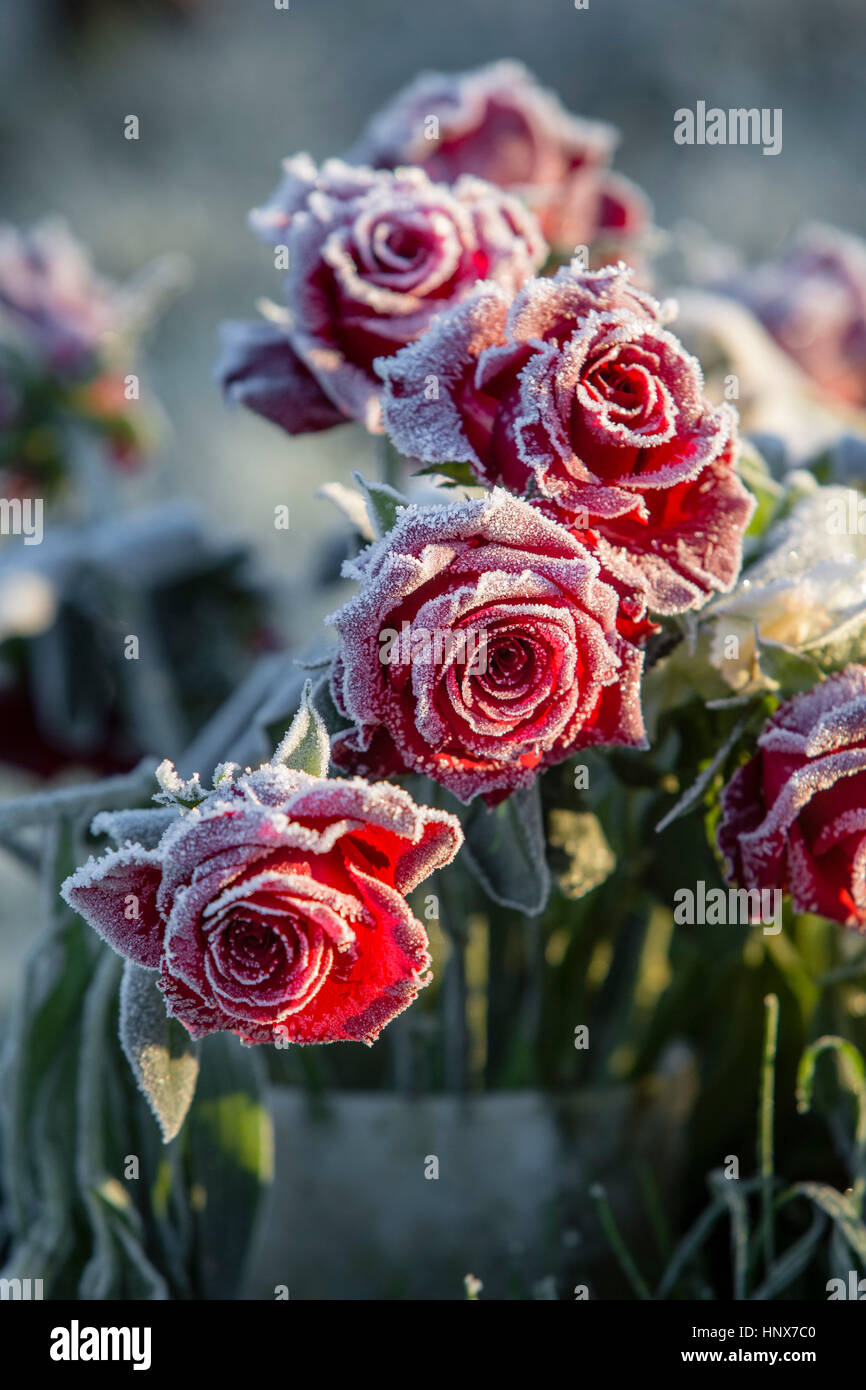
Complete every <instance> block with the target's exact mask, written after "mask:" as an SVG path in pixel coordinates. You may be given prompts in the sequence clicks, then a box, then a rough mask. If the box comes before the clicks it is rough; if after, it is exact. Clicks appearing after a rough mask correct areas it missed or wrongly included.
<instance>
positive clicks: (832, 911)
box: [718, 666, 866, 930]
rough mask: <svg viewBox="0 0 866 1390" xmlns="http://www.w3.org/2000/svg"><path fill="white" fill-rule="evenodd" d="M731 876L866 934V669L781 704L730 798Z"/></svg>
mask: <svg viewBox="0 0 866 1390" xmlns="http://www.w3.org/2000/svg"><path fill="white" fill-rule="evenodd" d="M718 842H719V849H720V850H721V852H722V854H723V855H724V857H725V867H726V877H727V879H728V881H729V882H730V883H737V884H739V885H740V886H741V887H743V888H747V889H758V890H762V889H771V890H772V889H781V890H782V891H784V892H788V893H790V894H791V897H792V898H793V900H794V908H795V909H796V911H797V912H815V913H818V914H819V915H820V916H822V917H828V918H829V919H830V920H831V921H833V922H843V923H844V924H845V925H846V926H850V927H859V928H860V929H861V930H866V666H849V667H847V669H846V670H844V671H842V672H840V673H839V674H837V675H834V676H831V677H830V678H829V679H828V680H826V681H822V682H821V684H820V685H816V686H815V688H814V689H813V690H809V691H807V692H806V693H805V694H803V695H795V696H794V697H793V699H791V700H786V701H785V702H784V704H782V705H780V706H779V708H778V710H777V711H776V713H775V714H774V715H773V717H772V718H771V719H769V720H768V721H767V723H766V725H765V726H764V730H763V732H762V734H761V736H760V738H759V739H758V751H757V753H756V754H755V756H754V757H753V758H752V759H751V760H750V761H749V762H747V763H745V764H744V766H743V767H741V768H739V769H738V770H737V771H736V772H735V773H734V775H733V777H732V778H731V780H730V782H729V783H728V785H727V787H726V788H725V790H724V792H723V794H722V819H721V822H720V824H719V830H718Z"/></svg>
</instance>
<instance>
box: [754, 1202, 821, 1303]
mask: <svg viewBox="0 0 866 1390" xmlns="http://www.w3.org/2000/svg"><path fill="white" fill-rule="evenodd" d="M826 1229H827V1217H826V1215H825V1214H824V1212H822V1211H820V1210H818V1211H816V1212H815V1213H814V1215H813V1217H812V1224H811V1226H810V1227H809V1229H808V1231H807V1232H806V1234H805V1235H803V1236H800V1239H799V1240H795V1241H794V1244H793V1245H791V1246H789V1247H788V1249H787V1250H786V1251H785V1253H784V1255H780V1256H779V1258H778V1259H777V1260H776V1261H775V1262H774V1263H773V1264H772V1265H771V1266H770V1268H769V1270H768V1271H767V1277H766V1279H765V1280H764V1282H763V1284H761V1285H760V1286H759V1287H758V1288H757V1289H755V1292H754V1293H753V1294H752V1298H753V1299H755V1300H757V1301H758V1302H760V1301H762V1300H765V1299H773V1298H778V1297H779V1294H780V1293H781V1292H782V1291H783V1289H786V1288H787V1287H788V1285H789V1284H793V1282H794V1280H795V1279H796V1278H798V1277H799V1275H801V1274H802V1273H803V1270H804V1269H806V1268H808V1265H809V1262H810V1261H811V1259H812V1255H813V1253H814V1251H815V1249H816V1248H817V1245H818V1242H819V1241H820V1239H821V1237H822V1236H823V1234H824V1232H825V1230H826Z"/></svg>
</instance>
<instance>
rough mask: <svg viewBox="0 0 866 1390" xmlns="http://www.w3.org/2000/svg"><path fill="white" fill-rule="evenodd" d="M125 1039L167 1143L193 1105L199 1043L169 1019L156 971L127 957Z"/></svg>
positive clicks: (123, 986)
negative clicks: (136, 963) (134, 962)
mask: <svg viewBox="0 0 866 1390" xmlns="http://www.w3.org/2000/svg"><path fill="white" fill-rule="evenodd" d="M120 1042H121V1046H122V1048H123V1051H124V1053H125V1054H126V1057H127V1060H128V1061H129V1065H130V1066H131V1067H132V1072H133V1075H134V1076H135V1079H136V1081H137V1082H138V1086H139V1089H140V1091H141V1092H142V1094H143V1096H144V1097H145V1099H146V1101H147V1103H148V1105H149V1106H150V1108H151V1110H152V1112H153V1115H154V1117H155V1119H156V1122H157V1124H158V1125H159V1128H160V1130H161V1132H162V1138H163V1143H165V1144H168V1143H169V1142H170V1141H171V1140H172V1139H174V1138H175V1137H176V1135H177V1134H178V1133H179V1131H180V1128H181V1126H182V1124H183V1122H184V1120H185V1118H186V1114H187V1111H188V1110H189V1107H190V1105H191V1104H192V1099H193V1096H194V1094H195V1087H196V1081H197V1080H198V1069H199V1058H198V1054H199V1046H198V1043H196V1042H194V1041H193V1040H192V1038H191V1037H190V1036H189V1034H188V1033H187V1031H186V1029H184V1028H182V1027H181V1025H180V1024H179V1023H176V1022H175V1021H174V1020H173V1019H171V1018H168V1017H167V1016H166V1012H165V1004H164V1002H163V997H162V995H161V994H160V992H159V989H158V988H157V984H156V975H155V974H154V972H153V971H151V970H143V969H141V967H140V966H138V965H133V963H132V962H131V961H127V963H126V965H125V966H124V970H123V979H122V981H121V986H120Z"/></svg>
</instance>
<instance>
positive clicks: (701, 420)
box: [378, 261, 754, 613]
mask: <svg viewBox="0 0 866 1390" xmlns="http://www.w3.org/2000/svg"><path fill="white" fill-rule="evenodd" d="M669 316H670V313H669V311H668V310H667V309H666V307H663V306H660V305H659V304H657V303H656V301H655V300H654V299H652V298H650V296H649V295H647V294H644V293H643V292H641V291H640V290H638V289H636V288H635V287H634V286H633V285H632V284H631V283H630V281H629V271H628V268H627V267H626V266H625V265H624V264H623V263H622V262H620V264H619V265H618V266H608V267H606V268H605V269H604V270H600V271H586V270H583V269H582V267H581V266H580V264H579V263H578V262H577V261H575V262H573V263H572V265H571V266H570V267H564V268H563V269H562V270H560V271H559V272H558V273H557V274H556V275H555V276H554V277H553V278H552V279H533V280H529V281H528V282H527V283H526V284H525V285H524V287H523V289H522V290H520V291H519V292H518V294H517V295H516V297H514V298H513V299H510V298H509V297H508V296H506V295H504V294H503V293H502V292H501V291H500V290H499V289H498V288H497V287H496V286H493V285H480V286H478V288H477V289H476V291H475V293H474V294H473V295H472V296H470V298H469V299H467V300H466V301H464V303H463V304H461V305H459V306H457V308H456V309H454V310H452V311H451V313H449V314H448V315H446V316H443V317H442V318H441V319H439V320H438V321H437V322H436V323H435V324H434V325H433V327H432V328H431V330H430V332H429V333H427V334H426V335H425V337H424V338H423V339H422V340H421V341H420V342H418V343H415V344H413V345H412V346H411V347H408V348H406V349H405V350H404V351H403V352H401V353H398V354H397V356H396V357H393V358H391V359H389V360H387V361H382V362H380V363H379V364H378V371H379V373H380V375H381V376H382V378H383V380H384V382H385V391H384V395H383V412H384V419H385V426H386V429H387V430H388V433H389V434H390V436H391V438H392V439H393V440H394V442H395V444H396V445H397V447H398V448H399V449H401V450H402V451H403V453H405V454H407V455H409V456H411V457H415V458H418V459H421V460H423V461H425V462H428V463H440V462H443V461H446V460H458V461H464V462H468V463H469V464H471V466H472V468H473V470H474V471H475V473H476V474H477V475H478V477H479V479H480V480H481V481H482V482H485V483H488V484H496V483H501V484H503V485H504V486H506V487H508V488H510V489H512V490H513V491H515V492H518V493H523V492H525V491H527V490H529V491H534V492H535V493H537V494H539V495H540V496H541V497H542V498H545V499H548V501H549V502H550V503H551V504H552V508H553V510H554V512H555V513H556V514H557V515H558V516H559V518H560V520H561V521H562V522H563V524H565V525H567V526H569V527H571V528H572V529H574V530H576V531H577V532H579V533H580V534H581V535H582V537H583V539H584V540H585V542H586V544H588V545H589V546H591V547H592V549H593V550H594V552H595V553H596V555H597V556H598V558H599V560H600V561H601V562H602V564H603V565H604V566H605V567H606V568H607V569H609V570H610V571H612V572H616V573H618V574H620V575H621V576H622V577H623V579H624V580H625V581H626V582H628V583H630V584H642V585H643V586H644V588H645V589H646V593H647V595H648V600H649V606H650V608H651V609H654V610H655V611H656V612H659V613H678V612H682V611H683V610H685V609H688V608H693V607H697V606H699V605H700V604H702V603H703V602H704V601H705V600H706V599H707V597H708V596H709V595H710V594H711V593H712V592H714V591H723V592H724V591H727V590H728V589H730V588H731V586H732V584H733V583H734V580H735V579H736V577H737V574H738V572H739V569H740V564H741V542H742V536H743V532H744V530H745V528H746V526H747V524H748V521H749V518H750V516H751V514H752V511H753V508H754V502H753V499H752V497H751V495H750V494H749V493H748V492H747V490H746V489H745V488H744V486H743V484H742V483H741V482H740V480H739V478H738V477H737V475H736V472H735V471H734V462H733V461H734V454H735V447H736V415H735V413H734V411H733V410H732V409H731V407H730V406H727V405H725V406H721V407H718V408H717V407H714V406H712V405H710V403H709V402H708V401H707V400H706V399H705V397H704V395H703V377H702V374H701V369H700V366H699V364H698V363H697V362H696V361H695V359H694V358H693V357H690V356H689V355H688V353H687V352H686V351H685V349H684V348H683V346H682V344H681V343H680V342H679V340H678V339H677V338H675V337H674V335H673V334H672V333H670V332H669V331H668V330H667V329H666V327H665V323H666V322H667V320H668V318H669ZM431 380H432V381H435V382H437V384H438V385H437V391H436V393H431V392H430V391H429V389H428V383H429V382H430V381H431Z"/></svg>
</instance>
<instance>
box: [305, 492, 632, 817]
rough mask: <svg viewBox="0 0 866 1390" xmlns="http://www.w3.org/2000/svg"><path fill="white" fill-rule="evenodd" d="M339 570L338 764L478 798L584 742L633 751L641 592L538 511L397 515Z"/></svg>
mask: <svg viewBox="0 0 866 1390" xmlns="http://www.w3.org/2000/svg"><path fill="white" fill-rule="evenodd" d="M346 573H347V574H348V575H349V576H350V577H354V578H356V579H357V580H359V581H360V584H361V590H360V593H359V594H358V595H357V597H356V598H354V599H352V600H350V602H349V603H347V604H346V605H345V606H344V607H343V608H341V609H340V610H339V611H338V612H336V613H335V614H333V615H332V616H331V618H330V619H329V620H328V621H329V622H331V623H333V625H334V626H335V627H336V628H337V631H338V632H339V634H340V646H339V653H338V656H337V659H336V662H335V664H334V671H333V680H332V688H333V693H334V698H335V700H336V702H337V704H338V706H339V707H340V709H341V710H342V711H343V713H344V714H345V715H346V716H347V717H349V718H350V719H351V720H352V721H353V723H354V725H355V728H354V730H352V731H349V732H347V733H345V734H342V735H338V736H337V738H336V739H335V741H334V746H333V757H334V760H335V762H337V763H338V764H340V765H342V766H344V767H348V768H349V769H351V770H356V769H357V770H363V771H366V772H368V773H370V774H371V775H374V776H383V775H387V774H388V773H390V772H395V771H398V770H400V769H410V770H413V771H416V772H420V773H424V774H426V775H427V776H428V777H432V778H434V779H435V780H436V781H439V782H441V783H443V784H444V786H446V787H448V788H449V789H450V790H451V791H452V792H454V794H455V795H456V796H458V797H459V798H460V799H461V800H462V801H464V802H468V801H470V800H471V799H472V798H473V797H475V796H478V795H483V796H484V797H485V799H486V800H487V801H488V802H489V803H491V804H492V803H493V802H495V801H498V800H501V799H502V798H503V797H504V796H507V795H508V794H509V793H510V792H512V791H514V790H515V789H516V788H518V787H523V786H526V785H528V784H529V783H530V782H532V780H533V779H534V777H535V775H536V773H537V772H538V771H539V770H540V769H542V768H544V767H546V766H548V765H550V764H552V763H558V762H561V761H562V760H563V759H564V758H567V757H569V756H570V755H571V754H573V753H575V752H576V751H577V750H578V749H580V748H583V747H586V746H588V745H590V744H625V745H630V746H634V747H642V746H645V739H644V728H643V720H642V716H641V708H640V675H641V669H642V665H643V653H642V652H641V651H640V650H639V649H638V647H639V644H640V642H641V641H642V640H643V638H644V637H645V636H646V635H647V633H648V632H649V631H650V630H651V625H650V624H648V623H647V622H646V618H645V612H646V604H645V600H644V598H643V595H642V594H640V593H638V594H635V593H632V592H628V591H626V590H624V589H622V588H620V587H617V584H616V581H614V580H612V579H609V578H608V577H607V576H605V575H604V574H603V573H602V572H601V570H600V566H599V564H598V561H597V560H596V559H594V557H593V556H592V555H591V554H590V552H589V551H588V550H587V549H586V548H585V547H584V546H583V545H582V544H581V543H580V541H579V540H577V539H576V538H575V537H574V536H572V535H571V534H569V532H568V531H566V530H565V529H564V528H563V527H562V526H559V525H558V524H557V523H556V522H555V521H552V520H550V519H548V518H547V517H545V516H543V515H542V513H541V512H540V511H539V510H538V509H537V508H534V507H532V506H530V505H529V504H528V503H526V502H523V501H521V500H519V499H518V498H516V497H512V496H511V495H510V494H508V493H507V492H505V491H504V490H502V489H499V488H497V489H496V490H494V491H493V492H492V493H491V494H489V495H488V496H487V497H485V498H482V499H480V500H477V501H464V502H461V503H455V504H451V505H444V506H409V507H407V508H406V509H405V510H404V511H403V512H402V514H401V515H400V516H399V519H398V521H397V523H396V525H395V526H394V528H393V530H392V531H391V532H389V534H388V535H386V536H385V537H384V538H383V539H382V540H380V541H379V542H377V543H375V544H374V545H372V546H371V547H370V548H369V549H367V550H366V551H365V552H364V553H363V554H362V555H361V556H360V557H359V559H358V560H356V561H353V562H351V563H350V564H348V566H347V568H346Z"/></svg>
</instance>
